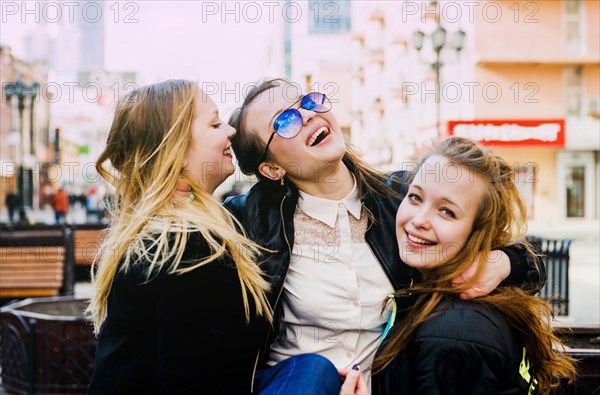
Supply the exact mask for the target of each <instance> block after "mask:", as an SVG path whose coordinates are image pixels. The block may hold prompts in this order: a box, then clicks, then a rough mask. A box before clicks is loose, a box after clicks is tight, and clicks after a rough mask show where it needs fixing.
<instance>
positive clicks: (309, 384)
mask: <svg viewBox="0 0 600 395" xmlns="http://www.w3.org/2000/svg"><path fill="white" fill-rule="evenodd" d="M341 386H342V379H341V378H340V375H339V374H338V371H337V369H336V368H335V366H333V364H332V363H331V361H329V359H327V358H325V357H323V356H321V355H318V354H301V355H296V356H294V357H290V358H288V359H286V360H284V361H281V362H279V363H278V364H277V365H275V366H271V367H270V368H266V369H260V370H258V371H257V372H256V375H255V377H254V387H255V388H254V389H255V391H256V392H257V393H258V394H259V395H339V393H340V388H341Z"/></svg>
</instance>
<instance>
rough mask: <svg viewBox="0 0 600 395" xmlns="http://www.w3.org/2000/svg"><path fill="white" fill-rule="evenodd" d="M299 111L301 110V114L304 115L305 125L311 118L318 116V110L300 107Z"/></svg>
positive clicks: (303, 122) (303, 121)
mask: <svg viewBox="0 0 600 395" xmlns="http://www.w3.org/2000/svg"><path fill="white" fill-rule="evenodd" d="M298 111H299V112H300V115H302V124H303V125H306V124H307V123H308V122H310V120H311V119H313V118H314V117H316V116H317V113H316V112H314V111H311V110H307V109H304V108H299V109H298Z"/></svg>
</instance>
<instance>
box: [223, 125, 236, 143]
mask: <svg viewBox="0 0 600 395" xmlns="http://www.w3.org/2000/svg"><path fill="white" fill-rule="evenodd" d="M225 125H227V126H226V127H227V131H226V133H227V138H228V139H229V140H231V139H232V138H233V136H235V135H236V134H237V131H236V130H235V128H234V127H233V126H231V125H229V124H225Z"/></svg>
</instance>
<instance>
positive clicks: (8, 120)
mask: <svg viewBox="0 0 600 395" xmlns="http://www.w3.org/2000/svg"><path fill="white" fill-rule="evenodd" d="M0 64H1V68H0V83H1V86H2V102H1V104H0V115H1V118H2V119H1V121H0V139H1V141H2V144H1V145H0V165H1V171H0V176H1V180H0V204H1V205H2V206H1V207H4V204H5V198H6V194H7V193H9V192H11V193H17V194H18V195H19V196H20V198H21V203H20V205H23V206H25V207H30V208H34V209H36V208H38V207H39V206H40V199H43V198H42V193H41V192H42V189H43V183H42V182H41V179H42V178H43V170H42V169H43V168H44V167H45V166H46V164H47V163H48V162H51V161H52V160H53V152H54V151H53V146H52V142H51V136H50V128H49V125H50V106H49V97H48V96H47V92H44V91H43V89H41V87H43V86H44V85H45V84H46V83H47V82H48V69H47V64H46V63H45V62H44V61H34V62H26V61H24V60H22V59H19V58H17V57H15V56H14V55H13V54H12V51H11V49H10V47H7V46H2V47H0ZM36 84H37V85H36ZM18 85H21V87H25V89H26V91H23V90H21V89H20V88H17V86H18ZM19 96H21V100H20V99H19ZM20 101H21V103H19V102H20Z"/></svg>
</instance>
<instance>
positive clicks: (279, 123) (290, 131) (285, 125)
mask: <svg viewBox="0 0 600 395" xmlns="http://www.w3.org/2000/svg"><path fill="white" fill-rule="evenodd" d="M273 127H274V129H275V131H276V132H277V134H278V135H280V136H281V137H284V138H286V139H291V138H292V137H294V136H296V135H297V134H298V132H299V131H300V129H302V115H300V113H299V112H298V110H294V109H292V110H286V111H284V112H282V113H281V114H280V115H279V116H278V117H277V119H275V124H274V125H273Z"/></svg>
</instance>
